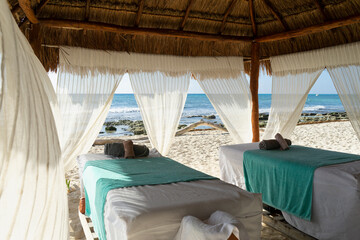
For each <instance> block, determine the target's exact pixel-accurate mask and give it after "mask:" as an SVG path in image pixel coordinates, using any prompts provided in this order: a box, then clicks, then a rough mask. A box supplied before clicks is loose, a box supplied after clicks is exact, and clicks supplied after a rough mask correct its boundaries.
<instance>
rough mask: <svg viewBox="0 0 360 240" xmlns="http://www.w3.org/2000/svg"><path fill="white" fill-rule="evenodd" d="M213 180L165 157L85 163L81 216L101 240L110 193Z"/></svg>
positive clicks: (103, 235) (102, 238) (104, 233)
mask: <svg viewBox="0 0 360 240" xmlns="http://www.w3.org/2000/svg"><path fill="white" fill-rule="evenodd" d="M213 179H216V178H214V177H212V176H209V175H206V174H204V173H202V172H199V171H196V170H194V169H192V168H189V167H186V166H184V165H182V164H180V163H178V162H176V161H174V160H172V159H170V158H165V157H158V158H139V159H111V160H97V161H88V162H86V164H85V167H84V171H83V183H84V189H85V199H86V203H85V205H86V211H85V214H86V215H87V216H90V218H91V220H92V222H93V224H94V228H95V231H96V233H97V235H98V236H99V239H100V240H104V239H106V232H105V225H104V206H105V201H106V196H107V193H108V192H109V191H110V190H112V189H115V188H123V187H133V186H142V185H157V184H170V183H176V182H189V181H196V180H213Z"/></svg>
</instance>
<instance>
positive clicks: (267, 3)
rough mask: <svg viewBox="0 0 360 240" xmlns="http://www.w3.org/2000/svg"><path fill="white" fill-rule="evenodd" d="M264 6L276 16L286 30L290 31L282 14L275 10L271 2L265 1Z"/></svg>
mask: <svg viewBox="0 0 360 240" xmlns="http://www.w3.org/2000/svg"><path fill="white" fill-rule="evenodd" d="M263 2H264V4H265V5H266V6H267V7H268V8H269V9H270V11H271V13H272V14H273V15H274V17H275V18H276V19H277V20H279V21H280V23H281V25H282V26H283V28H284V29H285V30H289V26H288V25H287V23H286V22H285V21H284V19H283V18H282V16H281V15H280V13H279V12H278V11H277V10H276V9H275V7H274V6H273V5H272V3H271V2H269V1H268V0H263Z"/></svg>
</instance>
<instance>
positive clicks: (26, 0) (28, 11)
mask: <svg viewBox="0 0 360 240" xmlns="http://www.w3.org/2000/svg"><path fill="white" fill-rule="evenodd" d="M19 5H20V7H21V9H22V10H23V11H24V13H25V15H26V17H27V19H29V21H30V22H31V23H34V24H36V23H39V20H38V19H37V17H36V15H35V12H34V9H32V8H31V3H30V0H19Z"/></svg>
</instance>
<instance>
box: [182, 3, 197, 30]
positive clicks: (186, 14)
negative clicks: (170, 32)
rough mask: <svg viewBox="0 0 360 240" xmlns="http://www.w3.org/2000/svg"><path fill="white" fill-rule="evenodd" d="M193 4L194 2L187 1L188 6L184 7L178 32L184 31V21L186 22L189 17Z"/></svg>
mask: <svg viewBox="0 0 360 240" xmlns="http://www.w3.org/2000/svg"><path fill="white" fill-rule="evenodd" d="M193 3H194V0H189V4H188V5H187V7H186V11H185V15H184V18H183V20H182V21H181V24H180V28H179V29H180V30H183V29H184V26H185V23H186V20H187V19H188V17H189V14H190V9H191V7H192V5H193Z"/></svg>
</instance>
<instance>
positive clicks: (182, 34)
mask: <svg viewBox="0 0 360 240" xmlns="http://www.w3.org/2000/svg"><path fill="white" fill-rule="evenodd" d="M40 23H41V24H42V25H44V26H46V27H53V28H68V29H74V30H83V29H85V30H92V31H103V32H114V33H121V34H132V35H152V36H166V37H177V38H187V39H197V40H202V41H215V42H219V41H222V42H233V43H239V42H252V41H253V39H252V38H251V37H243V36H230V35H219V34H208V33H198V32H189V31H180V30H171V29H154V28H138V27H121V26H118V25H113V24H105V23H94V22H85V21H72V20H57V19H44V20H40Z"/></svg>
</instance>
